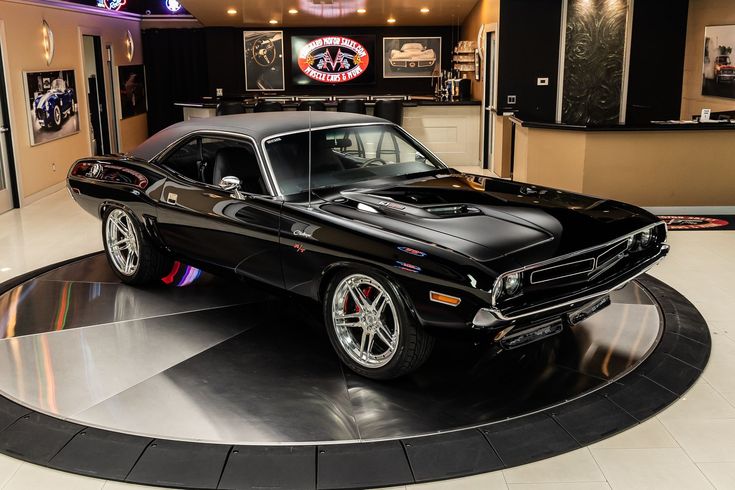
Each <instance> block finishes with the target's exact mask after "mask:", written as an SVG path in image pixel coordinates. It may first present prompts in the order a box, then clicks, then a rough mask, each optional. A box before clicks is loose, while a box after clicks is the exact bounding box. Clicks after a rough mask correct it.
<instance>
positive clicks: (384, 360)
mask: <svg viewBox="0 0 735 490" xmlns="http://www.w3.org/2000/svg"><path fill="white" fill-rule="evenodd" d="M324 321H325V324H326V326H327V333H328V335H329V340H330V342H331V343H332V347H334V350H335V351H336V352H337V355H338V356H339V358H340V360H341V361H342V362H343V363H344V364H345V365H346V366H347V367H349V368H350V369H351V370H352V371H354V372H355V373H357V374H359V375H361V376H365V377H366V378H372V379H383V380H385V379H394V378H398V377H400V376H404V375H406V374H408V373H410V372H412V371H415V370H416V369H418V368H419V367H420V366H421V365H422V364H424V362H425V361H426V360H427V359H428V357H429V355H430V354H431V351H432V349H433V347H434V337H432V336H431V335H430V334H429V333H428V332H426V331H425V330H424V329H423V328H422V327H421V326H420V325H419V324H418V322H417V321H416V320H415V319H414V317H413V315H412V314H411V313H410V311H409V310H408V308H407V307H406V305H405V303H404V302H403V300H402V298H401V296H400V295H399V294H398V290H397V288H396V287H395V285H394V284H393V283H392V282H391V281H390V280H389V279H388V278H386V277H384V276H382V275H380V274H377V273H374V272H372V271H370V272H366V271H360V270H356V269H352V270H346V271H342V272H341V273H339V274H337V275H336V276H335V277H334V278H333V279H332V281H331V282H330V284H329V286H328V288H327V292H326V295H325V297H324Z"/></svg>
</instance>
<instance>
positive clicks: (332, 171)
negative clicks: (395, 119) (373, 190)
mask: <svg viewBox="0 0 735 490" xmlns="http://www.w3.org/2000/svg"><path fill="white" fill-rule="evenodd" d="M311 148H312V150H311V151H312V164H311V166H312V175H311V186H312V189H319V188H326V187H341V186H350V185H353V184H358V183H360V182H366V181H369V180H374V179H382V178H389V177H402V176H408V175H411V174H419V173H423V172H428V171H431V170H437V169H443V168H445V166H444V165H443V164H442V163H441V162H439V161H438V160H436V159H434V158H433V157H432V156H431V155H428V154H426V152H425V151H424V150H422V149H421V148H420V147H419V146H418V145H417V144H416V143H415V142H413V141H412V140H411V139H409V138H408V136H406V135H404V134H403V133H402V132H401V131H399V130H397V129H396V128H395V127H393V126H389V125H374V126H372V125H371V126H349V127H343V128H338V129H322V130H317V131H312V133H311ZM265 149H266V152H267V154H268V159H269V160H270V163H271V167H272V168H273V173H274V174H275V178H276V181H277V182H278V186H279V187H280V188H281V192H282V193H283V194H284V195H292V194H299V193H301V192H304V191H306V190H307V188H308V180H309V175H308V174H309V172H308V166H309V164H308V162H309V161H308V154H309V133H308V132H306V131H305V132H300V133H295V134H289V135H286V136H279V137H277V138H271V139H269V140H267V141H266V142H265Z"/></svg>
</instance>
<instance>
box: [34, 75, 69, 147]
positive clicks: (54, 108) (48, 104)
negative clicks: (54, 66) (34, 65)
mask: <svg viewBox="0 0 735 490" xmlns="http://www.w3.org/2000/svg"><path fill="white" fill-rule="evenodd" d="M23 86H24V89H25V95H26V115H27V117H28V131H29V137H30V143H31V146H38V145H42V144H45V143H50V142H52V141H56V140H58V139H61V138H66V137H67V136H72V135H74V134H77V133H79V131H80V120H79V98H78V91H77V83H76V70H74V69H73V68H68V69H60V70H49V69H48V68H46V69H41V70H25V71H23Z"/></svg>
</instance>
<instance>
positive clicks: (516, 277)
mask: <svg viewBox="0 0 735 490" xmlns="http://www.w3.org/2000/svg"><path fill="white" fill-rule="evenodd" d="M520 290H521V273H520V272H514V273H513V274H508V275H507V276H505V277H504V278H503V294H504V295H505V296H515V295H516V294H518V292H519V291H520Z"/></svg>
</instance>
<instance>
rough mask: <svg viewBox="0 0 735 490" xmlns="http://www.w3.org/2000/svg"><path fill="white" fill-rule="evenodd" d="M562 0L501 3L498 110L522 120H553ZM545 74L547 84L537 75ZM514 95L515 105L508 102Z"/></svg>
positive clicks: (524, 0)
mask: <svg viewBox="0 0 735 490" xmlns="http://www.w3.org/2000/svg"><path fill="white" fill-rule="evenodd" d="M561 7H562V0H505V1H502V2H501V3H500V26H499V29H500V32H499V43H498V87H497V93H498V99H497V100H498V109H499V112H503V111H511V110H515V111H517V114H518V115H519V117H521V118H522V119H526V120H529V121H539V122H553V121H554V119H555V116H556V94H557V78H558V76H559V39H560V30H561ZM539 77H548V78H549V85H548V86H538V85H537V84H536V82H537V78H539ZM509 95H515V96H516V104H515V105H511V104H508V103H507V100H508V98H507V97H508V96H509Z"/></svg>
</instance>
